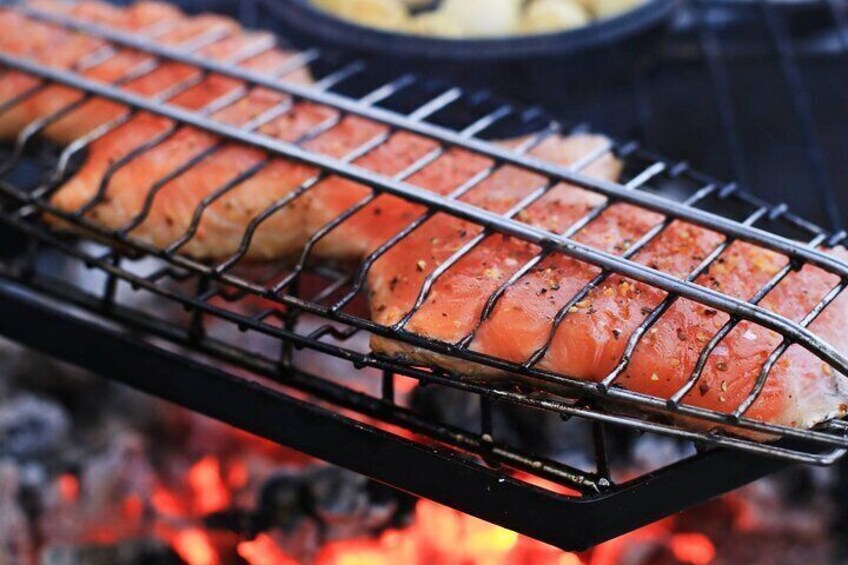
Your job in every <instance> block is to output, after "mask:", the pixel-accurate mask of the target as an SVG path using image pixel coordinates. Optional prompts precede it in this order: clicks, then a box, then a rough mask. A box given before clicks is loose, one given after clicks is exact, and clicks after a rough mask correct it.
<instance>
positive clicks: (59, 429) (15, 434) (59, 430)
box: [0, 395, 71, 461]
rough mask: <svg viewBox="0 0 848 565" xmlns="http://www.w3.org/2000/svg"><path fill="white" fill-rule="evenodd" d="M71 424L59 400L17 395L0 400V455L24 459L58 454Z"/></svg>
mask: <svg viewBox="0 0 848 565" xmlns="http://www.w3.org/2000/svg"><path fill="white" fill-rule="evenodd" d="M70 425H71V424H70V419H69V417H68V415H67V413H66V412H65V410H64V409H63V408H62V407H61V406H59V405H58V404H57V403H55V402H53V401H50V400H47V399H44V398H38V397H35V396H30V395H20V396H17V397H15V398H13V399H11V400H9V401H7V402H5V403H3V404H0V456H3V457H12V458H14V459H16V460H22V461H23V460H32V459H38V458H43V457H47V456H49V455H51V454H54V453H56V452H57V451H58V450H59V449H61V448H62V447H63V446H64V445H65V442H66V441H67V437H68V432H69V429H70Z"/></svg>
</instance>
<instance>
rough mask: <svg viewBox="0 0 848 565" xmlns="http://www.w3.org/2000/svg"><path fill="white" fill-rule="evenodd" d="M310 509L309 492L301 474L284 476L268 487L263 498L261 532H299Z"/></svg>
mask: <svg viewBox="0 0 848 565" xmlns="http://www.w3.org/2000/svg"><path fill="white" fill-rule="evenodd" d="M310 507H311V501H310V499H309V491H308V489H307V487H306V484H305V482H304V481H303V478H302V477H301V476H300V474H299V473H296V472H291V471H288V472H284V473H280V474H278V475H276V476H274V477H273V478H271V479H270V480H269V481H268V482H267V483H265V485H264V486H263V487H262V491H261V492H260V494H259V507H258V509H257V512H256V514H257V527H258V530H259V531H263V530H270V529H280V530H283V531H293V530H296V529H297V528H298V527H299V526H300V524H301V522H303V520H305V519H306V518H307V515H308V513H309V511H310Z"/></svg>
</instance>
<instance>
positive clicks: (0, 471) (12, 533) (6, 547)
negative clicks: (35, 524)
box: [0, 462, 34, 565]
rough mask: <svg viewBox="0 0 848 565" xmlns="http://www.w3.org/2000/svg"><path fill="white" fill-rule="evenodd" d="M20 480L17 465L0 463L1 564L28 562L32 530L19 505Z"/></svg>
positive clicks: (32, 548)
mask: <svg viewBox="0 0 848 565" xmlns="http://www.w3.org/2000/svg"><path fill="white" fill-rule="evenodd" d="M20 492H21V482H20V475H19V470H18V468H17V466H16V465H15V464H13V463H11V462H5V463H0V563H3V564H6V563H9V564H10V565H12V564H17V563H21V564H24V563H31V562H32V559H33V556H34V543H33V541H34V540H33V535H32V529H31V527H30V522H29V520H28V518H27V515H26V513H25V512H24V510H23V508H21V505H20V500H19V499H20Z"/></svg>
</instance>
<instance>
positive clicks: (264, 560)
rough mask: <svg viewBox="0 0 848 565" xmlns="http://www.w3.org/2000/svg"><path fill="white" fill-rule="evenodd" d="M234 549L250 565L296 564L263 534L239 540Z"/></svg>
mask: <svg viewBox="0 0 848 565" xmlns="http://www.w3.org/2000/svg"><path fill="white" fill-rule="evenodd" d="M236 551H237V552H238V554H239V556H240V557H241V558H242V559H244V560H245V561H247V562H248V563H249V564H250V565H297V561H295V560H294V559H292V558H291V557H289V556H288V555H286V554H285V553H284V552H283V550H281V549H280V548H279V547H277V544H276V543H274V540H272V539H271V538H270V537H269V536H267V535H265V534H259V535H258V536H256V539H255V540H253V541H243V542H241V543H240V544H238V548H237V549H236Z"/></svg>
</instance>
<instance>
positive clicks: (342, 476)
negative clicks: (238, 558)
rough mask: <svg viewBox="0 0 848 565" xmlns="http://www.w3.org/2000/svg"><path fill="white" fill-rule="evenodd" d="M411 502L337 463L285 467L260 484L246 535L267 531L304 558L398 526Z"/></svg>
mask: <svg viewBox="0 0 848 565" xmlns="http://www.w3.org/2000/svg"><path fill="white" fill-rule="evenodd" d="M393 493H394V494H393ZM412 506H413V505H412V503H411V502H410V497H408V495H405V494H402V493H397V492H396V491H393V490H392V491H389V490H388V489H384V488H381V487H375V484H374V483H373V482H372V481H370V480H369V479H367V478H365V477H363V476H361V475H358V474H356V473H352V472H350V471H347V470H344V469H340V468H338V467H330V466H312V467H306V468H297V469H286V470H284V471H282V472H279V473H278V474H276V475H275V476H274V477H272V478H271V479H270V480H268V481H267V482H266V483H265V485H264V486H263V487H262V489H261V491H260V493H259V499H258V505H257V508H256V511H255V512H254V515H253V518H252V528H251V531H250V534H251V535H256V534H258V533H260V532H270V533H271V534H272V535H273V536H274V539H275V540H276V541H277V543H278V544H279V545H280V547H282V548H284V549H285V550H286V551H287V552H289V554H291V555H293V556H294V555H298V554H300V555H301V556H304V558H306V557H308V556H309V555H310V552H311V551H314V550H316V549H317V548H318V547H320V546H321V545H322V544H324V543H326V542H328V541H332V540H340V539H350V538H357V537H366V536H372V535H375V534H377V533H379V532H380V531H382V530H383V529H385V528H387V527H389V526H394V525H397V524H399V523H401V522H402V520H400V519H399V517H398V516H399V514H400V513H408V512H409V511H410V510H411V508H412ZM228 518H229V522H230V524H231V525H233V524H242V525H244V524H245V520H244V516H238V515H236V514H234V513H230V514H229V517H228ZM226 521H227V519H226V518H224V517H223V516H220V515H219V516H218V517H216V518H215V519H214V522H216V523H218V524H223V523H225V522H226ZM209 524H210V522H209V521H207V525H209Z"/></svg>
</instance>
